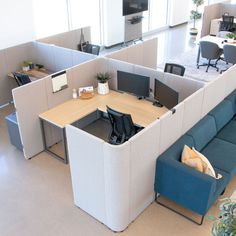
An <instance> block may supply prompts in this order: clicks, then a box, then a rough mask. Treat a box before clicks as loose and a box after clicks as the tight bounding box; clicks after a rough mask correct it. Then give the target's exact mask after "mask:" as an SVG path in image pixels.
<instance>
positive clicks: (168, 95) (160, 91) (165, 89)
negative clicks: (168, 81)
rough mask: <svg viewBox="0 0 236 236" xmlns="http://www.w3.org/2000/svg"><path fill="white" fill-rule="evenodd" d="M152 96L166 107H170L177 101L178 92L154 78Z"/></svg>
mask: <svg viewBox="0 0 236 236" xmlns="http://www.w3.org/2000/svg"><path fill="white" fill-rule="evenodd" d="M154 98H155V100H157V101H158V102H159V103H160V104H162V105H164V106H165V107H167V108H168V109H172V108H173V107H174V106H175V105H177V104H178V101H179V93H178V92H176V91H175V90H174V89H172V88H170V87H169V86H167V85H165V84H163V83H162V82H160V81H159V80H157V79H155V88H154Z"/></svg>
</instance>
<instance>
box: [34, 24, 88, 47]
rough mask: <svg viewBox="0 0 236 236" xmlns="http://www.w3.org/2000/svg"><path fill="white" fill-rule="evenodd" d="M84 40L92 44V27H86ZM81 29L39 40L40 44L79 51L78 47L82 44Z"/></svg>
mask: <svg viewBox="0 0 236 236" xmlns="http://www.w3.org/2000/svg"><path fill="white" fill-rule="evenodd" d="M82 29H83V33H84V40H85V41H89V42H91V32H90V27H84V28H82ZM80 36H81V28H80V29H75V30H71V31H67V32H63V33H60V34H56V35H52V36H49V37H46V38H42V39H38V40H37V41H38V42H42V43H46V44H54V45H56V46H59V47H64V48H69V49H73V50H77V45H78V44H79V43H80Z"/></svg>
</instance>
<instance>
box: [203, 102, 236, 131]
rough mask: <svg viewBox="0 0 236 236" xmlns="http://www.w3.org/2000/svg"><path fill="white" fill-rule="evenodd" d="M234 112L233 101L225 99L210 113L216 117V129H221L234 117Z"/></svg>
mask: <svg viewBox="0 0 236 236" xmlns="http://www.w3.org/2000/svg"><path fill="white" fill-rule="evenodd" d="M234 113H235V112H234V109H233V105H232V102H231V101H229V100H223V101H222V102H221V103H220V104H219V105H217V106H216V107H215V108H214V109H213V110H211V111H210V112H209V113H208V114H209V115H211V116H213V117H214V118H215V122H216V129H217V131H219V130H221V129H222V128H223V127H224V126H225V125H226V124H227V123H228V122H229V121H230V120H231V119H232V117H233V116H234Z"/></svg>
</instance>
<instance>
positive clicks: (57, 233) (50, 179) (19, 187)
mask: <svg viewBox="0 0 236 236" xmlns="http://www.w3.org/2000/svg"><path fill="white" fill-rule="evenodd" d="M182 27H183V28H182ZM184 28H185V30H184ZM186 30H187V29H186V26H185V27H184V26H181V28H180V30H179V31H178V29H171V30H170V31H167V32H166V34H167V35H168V34H171V33H170V32H172V33H173V34H172V36H167V35H165V33H164V32H162V33H161V34H163V36H160V37H163V39H160V41H161V40H163V42H166V40H167V41H168V43H167V44H166V45H168V47H167V48H166V51H165V50H164V49H165V47H166V46H164V45H163V46H162V47H163V55H164V54H165V55H166V56H165V58H166V59H167V58H168V57H169V56H171V55H173V54H175V53H181V52H183V51H184V50H185V49H188V47H191V45H190V44H189V42H188V39H187V38H188V36H186V37H184V38H185V39H184V40H182V41H181V43H179V44H181V45H180V48H177V46H176V44H175V43H176V42H177V38H179V39H180V38H182V37H181V35H182V33H183V35H185V33H186ZM177 31H178V33H177ZM159 46H160V44H159ZM174 52H175V53H174ZM11 111H13V106H7V107H5V108H3V109H1V110H0V203H1V207H0V235H1V236H78V235H79V236H80V235H81V236H84V235H86V236H95V235H98V236H108V235H127V236H185V235H186V236H188V235H191V236H205V235H206V236H208V235H209V236H210V235H211V232H210V229H211V225H212V223H211V222H209V221H208V220H207V219H206V220H205V221H204V223H203V225H202V226H198V225H196V224H194V223H192V222H190V221H188V220H186V219H185V218H183V217H181V216H179V215H177V214H175V213H173V212H172V211H169V210H168V209H166V208H164V207H162V206H160V205H158V204H156V203H152V204H151V205H150V206H149V207H148V208H147V209H146V210H145V211H144V212H143V213H142V214H141V215H140V216H139V217H138V218H137V219H136V220H135V221H134V222H133V223H132V224H130V226H129V227H128V228H127V229H126V230H125V231H124V232H122V233H120V234H115V233H113V232H112V231H110V230H109V229H108V228H107V227H106V226H104V225H103V224H101V223H99V222H98V221H97V220H95V219H94V218H92V217H91V216H89V215H88V214H87V213H85V212H84V211H82V210H80V209H78V208H77V207H76V206H75V205H74V204H73V193H72V187H71V179H70V170H69V166H68V165H65V164H63V163H62V162H60V161H58V160H56V159H53V158H52V157H50V156H49V155H48V154H47V153H45V152H42V153H40V154H39V155H38V156H36V157H34V158H32V159H31V160H28V161H26V160H25V159H24V157H23V154H22V153H21V152H20V151H18V150H17V149H16V148H14V147H13V146H12V145H11V144H10V143H9V140H8V134H7V130H6V125H5V121H4V117H5V116H6V115H7V114H9V113H11ZM95 184H96V183H95ZM235 184H236V178H234V180H233V181H231V183H230V186H229V187H228V188H227V191H226V193H225V195H224V196H229V195H230V194H231V193H232V192H233V190H234V189H235ZM141 187H142V186H140V188H141ZM94 197H96V196H94ZM216 212H217V206H216V204H215V205H214V206H213V207H212V208H211V210H210V212H209V214H216Z"/></svg>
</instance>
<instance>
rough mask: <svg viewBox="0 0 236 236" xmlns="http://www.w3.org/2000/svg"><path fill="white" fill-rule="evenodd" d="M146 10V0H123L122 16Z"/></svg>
mask: <svg viewBox="0 0 236 236" xmlns="http://www.w3.org/2000/svg"><path fill="white" fill-rule="evenodd" d="M147 10H148V0H123V16H126V15H131V14H134V13H138V12H142V11H147Z"/></svg>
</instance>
